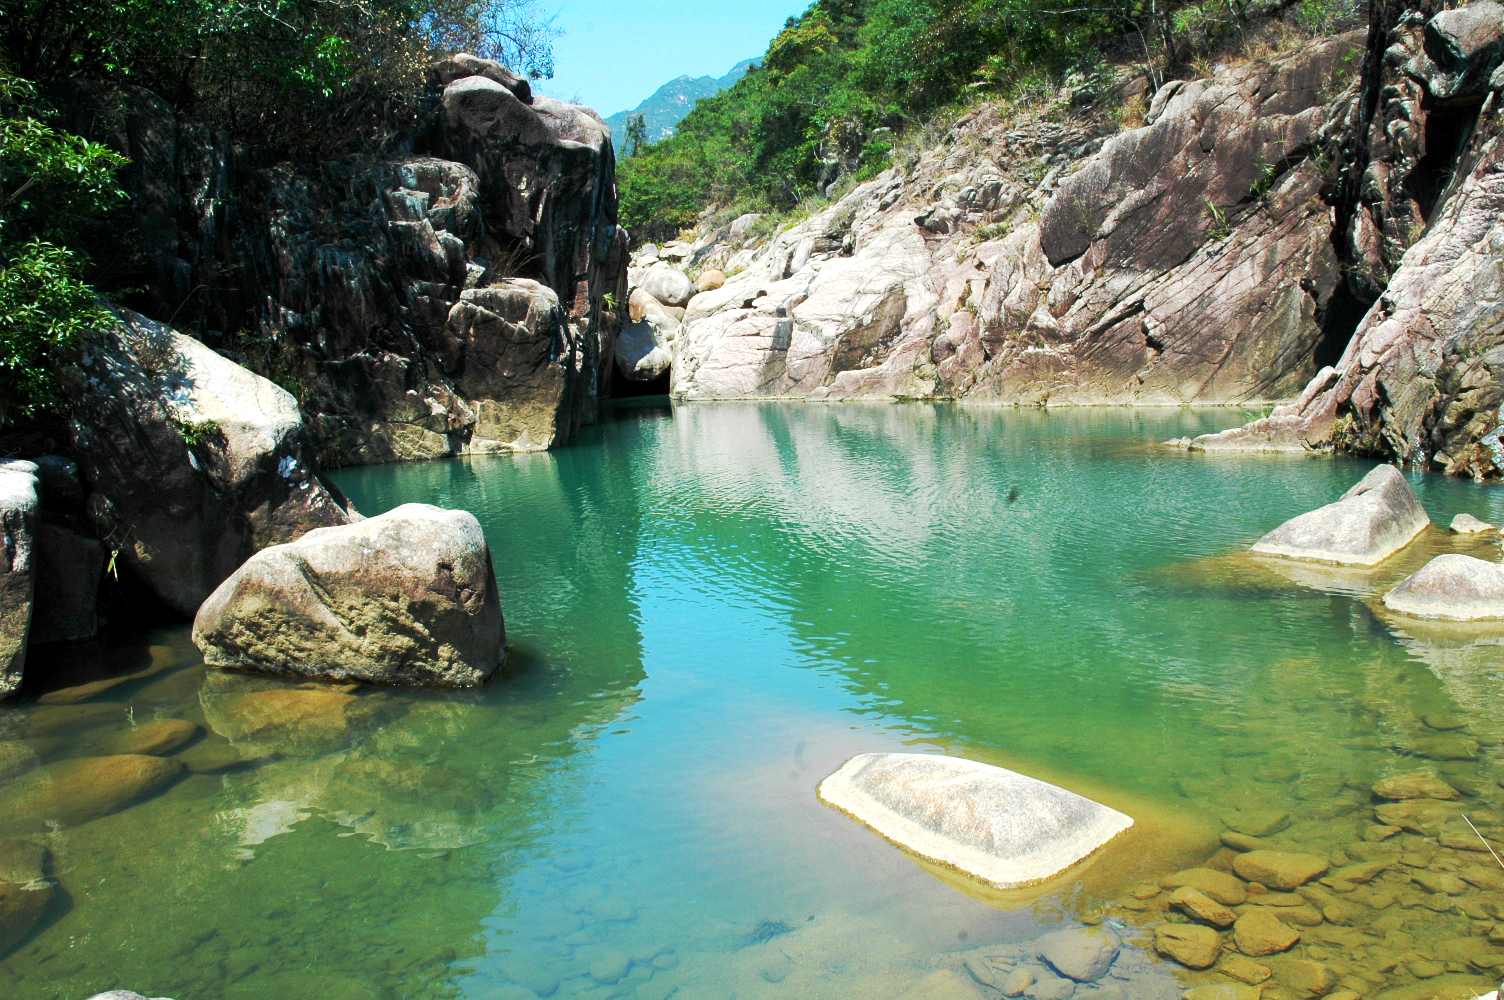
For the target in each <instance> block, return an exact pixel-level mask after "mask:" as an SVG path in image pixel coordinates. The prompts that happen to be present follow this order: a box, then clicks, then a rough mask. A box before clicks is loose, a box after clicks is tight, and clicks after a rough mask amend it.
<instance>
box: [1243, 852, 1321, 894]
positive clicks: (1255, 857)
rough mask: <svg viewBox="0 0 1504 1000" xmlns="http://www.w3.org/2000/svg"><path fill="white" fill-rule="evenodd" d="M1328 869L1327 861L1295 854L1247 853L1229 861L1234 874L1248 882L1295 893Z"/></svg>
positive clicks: (1307, 855) (1314, 856)
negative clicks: (1295, 890) (1294, 890)
mask: <svg viewBox="0 0 1504 1000" xmlns="http://www.w3.org/2000/svg"><path fill="white" fill-rule="evenodd" d="M1329 867H1330V865H1329V863H1328V862H1327V859H1326V858H1323V857H1320V856H1318V855H1315V854H1304V853H1299V852H1295V851H1249V852H1248V853H1246V854H1239V855H1237V856H1236V857H1235V858H1233V861H1232V868H1233V871H1235V872H1237V873H1238V876H1239V877H1240V878H1243V879H1246V880H1247V881H1249V882H1258V883H1260V884H1262V885H1266V886H1268V887H1269V888H1271V889H1294V888H1297V887H1299V886H1302V885H1305V884H1306V883H1307V882H1309V881H1311V880H1312V879H1315V878H1318V877H1319V876H1321V875H1322V874H1323V873H1324V872H1325V871H1326V870H1327V868H1329Z"/></svg>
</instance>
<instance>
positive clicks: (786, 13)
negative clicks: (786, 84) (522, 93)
mask: <svg viewBox="0 0 1504 1000" xmlns="http://www.w3.org/2000/svg"><path fill="white" fill-rule="evenodd" d="M810 2H811V0H751V2H748V0H700V2H699V3H696V4H687V3H685V2H684V0H544V2H543V3H542V4H541V7H542V9H544V10H556V11H557V12H558V20H557V24H558V26H559V27H560V28H562V29H563V31H564V34H563V36H562V37H560V38H559V40H558V41H557V42H556V43H555V45H554V78H553V79H552V80H546V81H543V82H542V83H540V84H539V85H538V89H539V90H541V91H542V92H543V93H545V94H548V95H549V96H551V97H558V98H563V99H564V100H574V99H575V98H578V99H579V100H580V101H582V102H583V103H585V104H588V105H589V106H591V107H593V108H595V109H596V110H597V111H599V112H600V113H601V114H602V115H609V114H614V113H615V112H617V111H622V110H625V109H627V108H633V107H636V106H637V105H638V104H639V103H640V102H641V101H642V99H643V98H645V97H647V96H648V95H649V94H651V93H652V92H653V91H655V90H657V89H658V88H659V87H660V86H661V85H663V84H665V83H667V82H668V81H669V80H672V79H673V78H674V77H676V76H720V75H722V74H723V73H725V72H726V71H727V70H729V69H730V68H731V67H732V66H735V65H736V64H737V63H739V62H741V61H742V60H743V59H750V58H752V57H753V56H760V55H762V53H763V50H764V49H766V48H767V47H768V42H769V41H770V40H771V39H772V38H773V36H774V35H775V34H777V33H778V30H779V29H780V28H782V27H783V23H784V21H786V20H788V19H789V18H790V17H792V16H794V15H795V14H801V13H803V12H804V10H805V8H807V7H808V6H809V4H810Z"/></svg>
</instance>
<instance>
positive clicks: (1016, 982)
mask: <svg viewBox="0 0 1504 1000" xmlns="http://www.w3.org/2000/svg"><path fill="white" fill-rule="evenodd" d="M1033 985H1034V972H1033V970H1031V969H1024V968H1019V969H1014V970H1013V971H1012V972H1010V973H1008V975H1007V976H1006V977H1004V979H1003V984H1002V994H1003V996H1005V997H1021V996H1023V995H1024V994H1025V993H1027V992H1028V991H1029V987H1030V986H1033Z"/></svg>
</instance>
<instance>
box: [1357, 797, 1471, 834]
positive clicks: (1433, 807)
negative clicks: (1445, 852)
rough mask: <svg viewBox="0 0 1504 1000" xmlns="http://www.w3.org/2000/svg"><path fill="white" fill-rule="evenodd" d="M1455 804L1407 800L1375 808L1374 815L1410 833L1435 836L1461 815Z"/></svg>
mask: <svg viewBox="0 0 1504 1000" xmlns="http://www.w3.org/2000/svg"><path fill="white" fill-rule="evenodd" d="M1459 811H1460V807H1459V806H1457V805H1456V804H1455V803H1451V802H1441V801H1438V800H1436V799H1407V800H1406V801H1404V802H1385V803H1383V804H1381V805H1378V806H1375V807H1374V810H1373V813H1374V816H1375V818H1377V819H1378V821H1379V822H1380V823H1383V824H1384V825H1386V826H1397V827H1399V828H1400V829H1401V830H1404V831H1406V832H1408V833H1419V834H1422V835H1431V834H1434V833H1435V831H1436V830H1438V829H1440V828H1441V827H1443V826H1445V825H1446V824H1447V823H1448V822H1449V821H1450V820H1451V819H1452V818H1453V817H1455V816H1457V815H1458V814H1459Z"/></svg>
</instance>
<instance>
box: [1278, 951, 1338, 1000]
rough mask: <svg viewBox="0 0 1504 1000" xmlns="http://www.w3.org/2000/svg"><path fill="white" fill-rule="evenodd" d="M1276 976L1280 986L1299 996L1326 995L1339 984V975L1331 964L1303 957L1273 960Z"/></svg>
mask: <svg viewBox="0 0 1504 1000" xmlns="http://www.w3.org/2000/svg"><path fill="white" fill-rule="evenodd" d="M1272 961H1273V962H1274V963H1275V965H1274V977H1275V980H1276V981H1277V982H1278V983H1279V985H1280V986H1282V987H1284V988H1285V989H1286V990H1289V991H1290V992H1291V993H1293V994H1294V995H1295V996H1297V997H1322V996H1326V995H1327V994H1328V993H1330V992H1331V991H1332V990H1333V989H1335V988H1336V986H1337V975H1336V973H1334V972H1333V971H1332V970H1331V968H1330V967H1329V966H1326V965H1323V964H1322V963H1320V962H1313V961H1310V960H1308V959H1303V958H1278V959H1273V960H1272Z"/></svg>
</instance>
